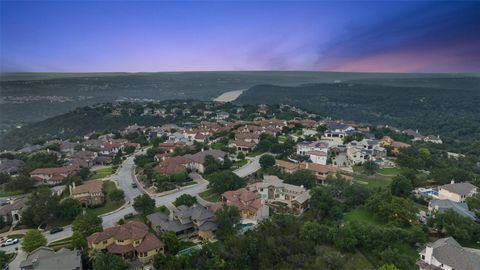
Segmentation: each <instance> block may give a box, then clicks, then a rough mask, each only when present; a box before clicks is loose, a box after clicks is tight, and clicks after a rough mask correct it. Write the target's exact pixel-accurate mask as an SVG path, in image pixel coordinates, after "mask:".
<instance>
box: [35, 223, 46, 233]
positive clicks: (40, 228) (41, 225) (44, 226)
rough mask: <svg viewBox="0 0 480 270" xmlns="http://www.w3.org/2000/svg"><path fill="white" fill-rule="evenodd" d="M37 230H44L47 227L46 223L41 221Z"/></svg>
mask: <svg viewBox="0 0 480 270" xmlns="http://www.w3.org/2000/svg"><path fill="white" fill-rule="evenodd" d="M37 229H38V230H39V231H41V232H44V231H45V229H47V223H42V224H40V225H39V226H38V228H37Z"/></svg>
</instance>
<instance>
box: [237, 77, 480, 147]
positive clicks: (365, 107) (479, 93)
mask: <svg viewBox="0 0 480 270" xmlns="http://www.w3.org/2000/svg"><path fill="white" fill-rule="evenodd" d="M236 102H239V103H246V104H261V103H266V104H277V103H278V104H282V103H283V104H291V105H294V106H298V107H300V108H305V109H308V110H312V111H314V112H317V113H319V114H321V115H323V116H330V117H333V118H341V119H347V120H354V121H358V122H364V123H371V124H388V125H391V126H396V127H398V128H412V129H419V131H420V132H421V133H422V134H425V135H429V134H433V135H441V136H442V137H443V139H445V140H447V141H448V142H450V143H462V142H466V141H470V140H472V139H475V138H480V105H479V104H480V78H479V77H456V78H421V79H412V78H409V79H388V80H387V79H375V80H374V79H364V80H352V81H346V82H345V83H333V84H332V83H321V84H305V85H300V86H294V87H290V86H277V85H259V86H254V87H252V88H250V89H248V90H247V91H245V92H243V94H242V95H241V96H240V97H239V98H238V99H237V100H236Z"/></svg>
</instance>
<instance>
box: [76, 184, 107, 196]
mask: <svg viewBox="0 0 480 270" xmlns="http://www.w3.org/2000/svg"><path fill="white" fill-rule="evenodd" d="M102 189H103V182H102V181H99V180H90V181H86V182H84V183H83V184H81V185H79V186H76V187H75V188H73V189H72V191H71V195H75V194H82V193H100V192H102Z"/></svg>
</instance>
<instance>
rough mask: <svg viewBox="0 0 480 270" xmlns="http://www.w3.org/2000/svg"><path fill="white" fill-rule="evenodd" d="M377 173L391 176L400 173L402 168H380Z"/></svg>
mask: <svg viewBox="0 0 480 270" xmlns="http://www.w3.org/2000/svg"><path fill="white" fill-rule="evenodd" d="M377 173H379V174H383V175H389V176H396V175H398V174H399V173H400V168H380V169H378V171H377Z"/></svg>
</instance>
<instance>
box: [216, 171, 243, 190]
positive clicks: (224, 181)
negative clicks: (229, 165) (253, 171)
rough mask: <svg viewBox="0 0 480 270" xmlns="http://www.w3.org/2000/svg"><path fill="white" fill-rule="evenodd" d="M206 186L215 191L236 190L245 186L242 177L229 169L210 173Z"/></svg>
mask: <svg viewBox="0 0 480 270" xmlns="http://www.w3.org/2000/svg"><path fill="white" fill-rule="evenodd" d="M209 181H210V183H209V184H208V187H209V188H211V189H212V190H213V191H214V192H216V193H219V194H221V193H223V192H225V191H227V190H236V189H239V188H241V187H244V186H246V184H247V183H246V182H245V180H244V179H243V178H240V177H239V176H238V175H236V174H234V173H233V172H231V171H220V172H216V173H213V174H211V175H210V177H209Z"/></svg>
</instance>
